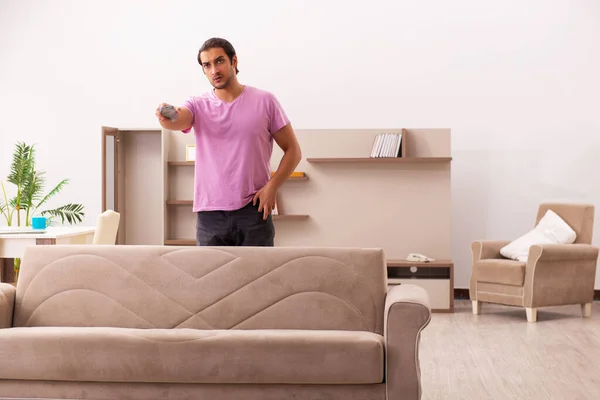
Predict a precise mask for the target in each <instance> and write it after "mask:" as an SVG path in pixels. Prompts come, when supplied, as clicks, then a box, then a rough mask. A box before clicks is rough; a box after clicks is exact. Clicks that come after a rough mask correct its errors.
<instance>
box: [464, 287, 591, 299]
mask: <svg viewBox="0 0 600 400" xmlns="http://www.w3.org/2000/svg"><path fill="white" fill-rule="evenodd" d="M454 298H455V299H456V300H469V289H454ZM594 300H595V301H599V300H600V290H594Z"/></svg>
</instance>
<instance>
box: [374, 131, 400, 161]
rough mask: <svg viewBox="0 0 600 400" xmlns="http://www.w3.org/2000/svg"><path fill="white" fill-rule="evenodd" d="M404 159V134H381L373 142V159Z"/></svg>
mask: <svg viewBox="0 0 600 400" xmlns="http://www.w3.org/2000/svg"><path fill="white" fill-rule="evenodd" d="M380 157H402V134H401V133H379V134H378V135H377V136H375V140H374V141H373V148H372V149H371V158H380Z"/></svg>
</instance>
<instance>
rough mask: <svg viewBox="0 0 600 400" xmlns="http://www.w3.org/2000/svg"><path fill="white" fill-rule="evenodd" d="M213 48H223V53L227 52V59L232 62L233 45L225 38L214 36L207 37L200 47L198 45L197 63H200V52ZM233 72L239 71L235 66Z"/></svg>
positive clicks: (237, 72)
mask: <svg viewBox="0 0 600 400" xmlns="http://www.w3.org/2000/svg"><path fill="white" fill-rule="evenodd" d="M215 48H221V49H223V51H225V54H227V57H229V61H230V62H233V56H235V49H234V48H233V45H232V44H231V43H229V41H228V40H226V39H223V38H217V37H214V38H210V39H208V40H207V41H206V42H204V43H203V44H202V47H200V50H199V51H198V64H200V65H202V61H201V60H200V53H202V52H203V51H206V50H209V49H215ZM235 73H236V74H239V73H240V71H239V70H238V69H237V67H236V68H235Z"/></svg>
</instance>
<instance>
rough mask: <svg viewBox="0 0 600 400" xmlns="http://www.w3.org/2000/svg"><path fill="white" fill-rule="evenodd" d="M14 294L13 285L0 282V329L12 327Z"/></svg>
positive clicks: (15, 291) (15, 290)
mask: <svg viewBox="0 0 600 400" xmlns="http://www.w3.org/2000/svg"><path fill="white" fill-rule="evenodd" d="M16 293H17V289H16V288H15V287H14V286H13V285H10V284H8V283H1V282H0V329H2V328H10V327H11V326H12V320H13V310H14V308H15V294H16Z"/></svg>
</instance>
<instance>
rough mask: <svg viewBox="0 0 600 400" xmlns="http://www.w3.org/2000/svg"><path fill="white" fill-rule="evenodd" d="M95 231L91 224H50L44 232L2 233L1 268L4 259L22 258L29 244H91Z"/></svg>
mask: <svg viewBox="0 0 600 400" xmlns="http://www.w3.org/2000/svg"><path fill="white" fill-rule="evenodd" d="M95 231H96V228H95V227H89V226H56V227H54V226H50V227H48V228H47V229H46V232H44V233H37V232H36V233H8V234H0V269H1V268H3V265H4V262H3V261H4V260H3V259H5V258H22V257H23V255H24V254H25V248H26V247H28V246H39V245H55V244H91V243H92V241H93V239H94V233H95ZM0 275H2V274H0Z"/></svg>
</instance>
